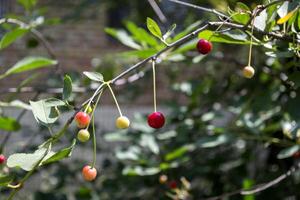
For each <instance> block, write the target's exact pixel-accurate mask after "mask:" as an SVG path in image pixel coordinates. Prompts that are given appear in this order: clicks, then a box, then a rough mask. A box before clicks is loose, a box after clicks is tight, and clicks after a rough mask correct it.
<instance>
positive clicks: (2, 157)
mask: <svg viewBox="0 0 300 200" xmlns="http://www.w3.org/2000/svg"><path fill="white" fill-rule="evenodd" d="M5 161H6V157H5V156H4V155H3V154H0V164H3V163H5Z"/></svg>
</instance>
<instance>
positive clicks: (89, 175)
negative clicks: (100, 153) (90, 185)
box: [82, 165, 97, 181]
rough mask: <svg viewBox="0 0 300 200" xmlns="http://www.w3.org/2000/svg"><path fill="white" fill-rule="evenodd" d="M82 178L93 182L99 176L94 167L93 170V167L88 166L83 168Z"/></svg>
mask: <svg viewBox="0 0 300 200" xmlns="http://www.w3.org/2000/svg"><path fill="white" fill-rule="evenodd" d="M82 176H83V178H84V180H86V181H93V180H95V178H96V176H97V170H96V168H94V167H93V168H92V167H91V166H89V165H86V166H84V168H82Z"/></svg>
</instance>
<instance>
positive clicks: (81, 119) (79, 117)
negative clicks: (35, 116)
mask: <svg viewBox="0 0 300 200" xmlns="http://www.w3.org/2000/svg"><path fill="white" fill-rule="evenodd" d="M90 121H91V118H90V116H89V115H88V114H87V113H85V112H82V111H80V112H78V113H77V114H76V115H75V122H76V124H77V127H78V128H85V127H87V126H88V125H89V123H90Z"/></svg>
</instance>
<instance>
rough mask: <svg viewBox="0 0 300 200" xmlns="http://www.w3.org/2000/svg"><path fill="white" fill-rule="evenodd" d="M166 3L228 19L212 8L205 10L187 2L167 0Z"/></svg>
mask: <svg viewBox="0 0 300 200" xmlns="http://www.w3.org/2000/svg"><path fill="white" fill-rule="evenodd" d="M167 1H170V2H173V3H177V4H181V5H184V6H187V7H191V8H195V9H198V10H202V11H205V12H210V13H213V14H215V15H217V16H219V17H221V18H228V16H227V15H225V14H223V13H221V12H220V11H217V10H215V9H212V8H205V7H202V6H198V5H194V4H191V3H187V2H184V1H179V0H167Z"/></svg>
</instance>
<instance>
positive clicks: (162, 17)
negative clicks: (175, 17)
mask: <svg viewBox="0 0 300 200" xmlns="http://www.w3.org/2000/svg"><path fill="white" fill-rule="evenodd" d="M148 2H149V4H150V5H151V7H152V8H153V10H154V12H155V13H156V15H157V16H158V17H159V19H160V21H161V22H163V23H166V22H167V18H166V16H165V15H164V13H163V12H162V11H161V9H160V8H159V6H158V5H157V3H156V2H155V0H148Z"/></svg>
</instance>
